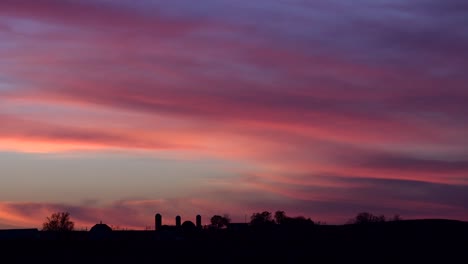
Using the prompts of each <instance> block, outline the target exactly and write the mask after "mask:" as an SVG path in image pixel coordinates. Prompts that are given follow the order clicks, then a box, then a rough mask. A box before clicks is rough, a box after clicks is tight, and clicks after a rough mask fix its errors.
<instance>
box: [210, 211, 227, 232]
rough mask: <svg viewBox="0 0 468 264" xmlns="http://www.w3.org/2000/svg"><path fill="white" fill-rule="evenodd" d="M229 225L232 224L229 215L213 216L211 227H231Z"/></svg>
mask: <svg viewBox="0 0 468 264" xmlns="http://www.w3.org/2000/svg"><path fill="white" fill-rule="evenodd" d="M229 223H231V218H230V217H229V215H227V214H225V215H224V216H220V215H213V217H211V226H213V227H215V228H218V229H221V228H225V227H227V226H228V225H229Z"/></svg>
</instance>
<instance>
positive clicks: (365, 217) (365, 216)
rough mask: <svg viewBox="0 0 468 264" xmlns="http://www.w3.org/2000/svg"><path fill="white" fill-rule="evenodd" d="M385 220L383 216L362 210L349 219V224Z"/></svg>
mask: <svg viewBox="0 0 468 264" xmlns="http://www.w3.org/2000/svg"><path fill="white" fill-rule="evenodd" d="M380 222H385V216H384V215H380V216H376V215H373V214H371V213H368V212H362V213H359V214H357V215H356V217H355V218H354V219H351V220H350V221H349V223H350V224H368V223H380Z"/></svg>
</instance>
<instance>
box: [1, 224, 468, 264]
mask: <svg viewBox="0 0 468 264" xmlns="http://www.w3.org/2000/svg"><path fill="white" fill-rule="evenodd" d="M41 237H43V238H46V237H48V239H33V240H25V239H20V240H8V241H2V242H0V249H1V254H2V255H3V257H8V256H13V257H14V259H15V260H16V262H9V263H30V262H32V261H34V262H42V261H45V262H46V263H47V262H48V263H56V262H57V263H58V262H65V263H161V262H164V263H168V262H193V263H200V262H203V263H246V262H248V263H251V262H258V263H266V262H272V263H314V262H316V263H344V262H347V263H355V262H358V263H423V262H428V261H431V262H434V261H436V262H438V263H468V222H462V221H453V220H444V219H426V220H405V221H395V222H383V223H369V224H353V225H313V226H309V227H307V228H302V229H297V228H292V227H284V226H279V225H274V226H269V227H268V228H263V229H262V228H260V229H252V228H248V229H243V230H242V231H238V230H237V231H234V230H228V229H223V230H203V231H199V232H198V233H193V232H192V233H190V234H184V233H177V234H176V235H174V236H173V235H171V234H170V233H165V234H164V235H163V236H161V233H158V232H156V231H133V232H131V231H113V236H112V237H109V238H108V239H103V240H90V239H87V237H86V232H72V233H70V235H69V236H68V237H61V239H54V236H53V235H51V234H49V235H48V236H47V235H43V234H41ZM15 250H16V251H18V250H19V252H23V253H21V254H17V253H15V252H16V251H15Z"/></svg>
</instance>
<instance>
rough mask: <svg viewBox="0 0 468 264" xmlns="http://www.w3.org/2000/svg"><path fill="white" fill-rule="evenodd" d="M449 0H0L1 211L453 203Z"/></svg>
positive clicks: (124, 224) (461, 133)
mask: <svg viewBox="0 0 468 264" xmlns="http://www.w3.org/2000/svg"><path fill="white" fill-rule="evenodd" d="M467 24H468V2H467V1H466V0H443V1H442V0H412V1H408V0H379V1H376V0H353V1H349V0H284V1H272V0H199V1H194V0H171V1H162V0H161V1H158V0H154V1H150V0H138V1H131V0H115V1H114V0H113V1H110V0H1V1H0V229H2V228H23V227H34V228H41V225H42V222H44V220H45V218H46V217H47V216H49V215H50V214H51V213H53V212H57V211H68V212H70V213H71V217H72V220H73V221H75V222H76V227H77V228H78V229H79V228H86V227H88V228H89V227H91V226H92V225H94V224H95V223H97V222H99V221H101V220H102V221H103V222H104V223H107V224H109V225H112V226H118V227H121V228H129V229H144V228H145V227H147V226H152V227H153V226H154V215H155V214H156V213H161V214H162V215H163V222H164V223H165V224H173V223H174V220H173V219H174V217H175V216H176V215H180V216H181V217H182V220H183V221H185V220H191V221H195V215H196V214H201V215H202V217H203V224H208V223H209V218H210V217H211V216H212V215H214V214H229V215H230V216H231V218H232V220H233V221H234V222H244V221H245V220H246V219H247V221H248V220H249V217H250V215H251V214H252V213H254V212H260V211H264V210H268V211H271V212H274V211H276V210H283V211H285V212H286V214H287V215H290V216H299V215H302V216H305V217H310V218H311V219H312V220H314V221H322V222H326V223H328V224H344V223H345V222H346V221H347V220H348V219H349V218H351V217H353V216H355V215H356V214H357V213H359V212H362V211H368V212H371V213H373V214H378V215H380V214H384V215H386V216H393V215H394V214H400V215H401V217H402V218H403V219H416V218H450V219H458V220H466V221H468V74H467V71H468V28H467Z"/></svg>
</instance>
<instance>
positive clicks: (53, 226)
mask: <svg viewBox="0 0 468 264" xmlns="http://www.w3.org/2000/svg"><path fill="white" fill-rule="evenodd" d="M74 227H75V223H74V222H73V221H71V220H70V213H69V212H57V213H53V214H52V215H51V216H50V217H47V220H46V222H44V223H43V224H42V230H43V231H60V232H63V231H73V229H74Z"/></svg>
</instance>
